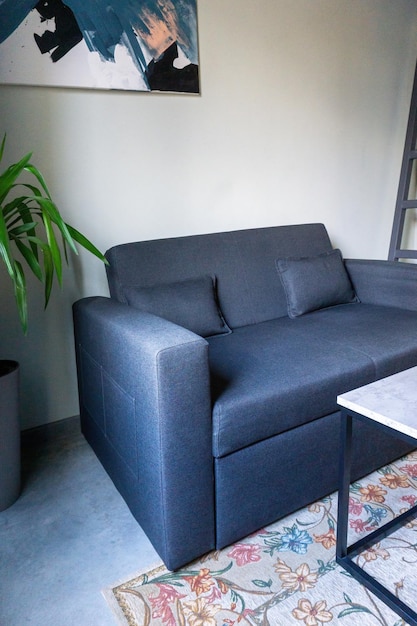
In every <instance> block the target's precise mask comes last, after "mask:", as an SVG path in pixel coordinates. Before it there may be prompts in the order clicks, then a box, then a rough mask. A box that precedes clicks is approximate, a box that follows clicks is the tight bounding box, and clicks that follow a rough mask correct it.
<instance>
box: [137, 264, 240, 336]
mask: <svg viewBox="0 0 417 626" xmlns="http://www.w3.org/2000/svg"><path fill="white" fill-rule="evenodd" d="M125 296H126V299H127V302H128V304H130V305H131V306H133V307H136V308H138V309H141V310H142V311H146V312H147V313H153V314H154V315H158V316H160V317H164V318H165V319H167V320H169V321H170V322H174V323H175V324H178V325H179V326H183V327H185V328H188V330H191V331H193V332H194V333H196V334H197V335H201V336H202V337H209V336H211V335H219V334H227V333H230V332H231V330H230V328H229V327H228V326H227V324H226V322H225V320H224V318H223V315H222V313H221V311H220V308H219V306H218V303H217V296H216V288H215V280H214V279H213V278H212V277H211V276H201V277H199V278H191V279H188V280H182V281H179V282H175V283H168V284H161V285H154V286H152V287H127V288H126V289H125Z"/></svg>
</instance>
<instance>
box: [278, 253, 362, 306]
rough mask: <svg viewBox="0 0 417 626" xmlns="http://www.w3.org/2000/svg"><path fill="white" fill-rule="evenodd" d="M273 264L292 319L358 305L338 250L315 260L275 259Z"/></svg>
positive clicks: (316, 257)
mask: <svg viewBox="0 0 417 626" xmlns="http://www.w3.org/2000/svg"><path fill="white" fill-rule="evenodd" d="M275 263H276V267H277V270H278V274H279V276H280V279H281V282H282V284H283V287H284V290H285V295H286V298H287V306H288V316H289V317H291V318H294V317H298V316H299V315H303V314H304V313H308V312H309V311H315V310H317V309H323V308H326V307H330V306H334V305H337V304H347V303H350V302H358V298H357V297H356V296H355V292H354V290H353V287H352V283H351V282H350V278H349V276H348V273H347V272H346V269H345V265H344V263H343V259H342V254H341V252H340V250H337V249H336V250H331V251H330V252H327V253H325V254H320V255H319V256H315V257H304V258H296V257H289V258H284V259H277V260H276V262H275Z"/></svg>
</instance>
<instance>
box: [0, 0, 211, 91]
mask: <svg viewBox="0 0 417 626" xmlns="http://www.w3.org/2000/svg"><path fill="white" fill-rule="evenodd" d="M196 3H197V0H65V2H62V0H41V1H40V2H35V1H34V0H0V83H3V84H20V85H47V86H59V87H83V88H98V89H100V88H101V89H123V90H136V91H163V92H165V91H166V92H180V93H199V60H198V38H197V6H196Z"/></svg>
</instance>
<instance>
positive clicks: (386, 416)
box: [337, 367, 417, 439]
mask: <svg viewBox="0 0 417 626" xmlns="http://www.w3.org/2000/svg"><path fill="white" fill-rule="evenodd" d="M337 403H338V405H339V406H342V407H344V408H345V409H350V410H351V411H355V413H360V414H361V415H365V416H366V417H369V419H372V420H375V421H376V422H379V423H381V424H385V426H389V427H390V428H392V429H394V430H397V431H398V432H401V433H404V434H406V435H410V436H411V437H414V438H415V439H417V367H412V368H411V369H408V370H404V371H403V372H399V373H398V374H394V375H393V376H388V377H387V378H382V379H381V380H377V381H376V382H374V383H370V384H369V385H365V386H364V387H359V388H358V389H353V390H352V391H348V392H347V393H343V394H342V395H340V396H338V397H337Z"/></svg>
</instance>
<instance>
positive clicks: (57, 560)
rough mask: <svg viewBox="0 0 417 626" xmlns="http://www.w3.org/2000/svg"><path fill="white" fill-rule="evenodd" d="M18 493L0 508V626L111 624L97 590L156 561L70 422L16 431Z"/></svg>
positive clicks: (99, 590)
mask: <svg viewBox="0 0 417 626" xmlns="http://www.w3.org/2000/svg"><path fill="white" fill-rule="evenodd" d="M22 466H23V468H22V474H23V476H22V494H21V496H20V498H19V499H18V500H17V502H16V503H15V504H13V506H11V507H10V508H9V509H7V510H6V511H3V512H1V513H0V625H1V626H18V625H19V626H22V625H23V624H31V625H32V626H49V625H52V624H53V625H54V626H107V625H108V626H114V625H115V623H116V621H115V619H114V617H113V614H112V612H111V610H110V609H109V607H108V606H107V604H106V602H105V600H104V598H103V596H102V594H101V590H102V589H103V588H105V587H108V586H110V585H112V584H113V583H115V582H117V581H119V580H123V579H125V578H126V577H128V576H130V575H131V574H134V573H135V572H137V571H139V570H142V569H148V568H150V567H152V566H153V565H155V564H156V563H159V558H158V556H157V554H156V552H155V551H154V550H153V548H152V546H151V544H150V543H149V541H148V540H147V539H146V537H145V535H144V533H143V532H142V530H141V528H140V527H139V526H138V524H137V523H136V521H135V520H134V518H133V517H132V515H131V513H130V511H129V509H128V508H127V506H126V505H125V503H124V501H123V500H122V498H121V497H120V495H119V494H118V492H117V491H116V489H115V488H114V487H113V484H112V482H111V481H110V479H109V477H108V476H107V474H106V472H105V471H104V470H103V468H102V466H101V465H100V463H99V462H98V460H97V458H96V457H95V455H94V453H93V452H92V450H91V448H90V447H89V446H88V444H87V443H86V442H85V440H84V438H83V437H82V435H81V434H80V428H79V422H78V420H77V419H75V418H73V419H69V420H64V421H62V422H57V423H55V424H51V425H49V426H47V427H41V428H39V429H34V430H33V431H27V432H26V433H24V436H23V459H22Z"/></svg>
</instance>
